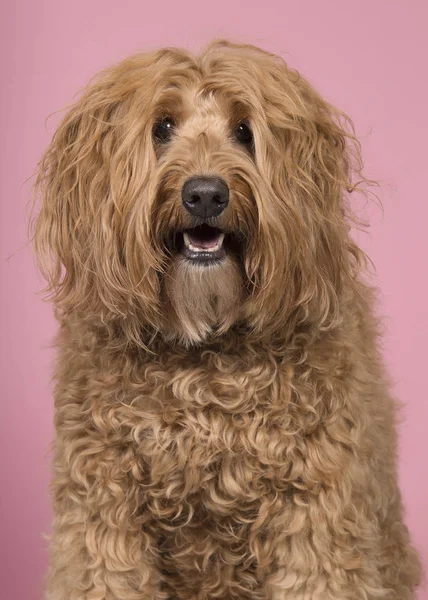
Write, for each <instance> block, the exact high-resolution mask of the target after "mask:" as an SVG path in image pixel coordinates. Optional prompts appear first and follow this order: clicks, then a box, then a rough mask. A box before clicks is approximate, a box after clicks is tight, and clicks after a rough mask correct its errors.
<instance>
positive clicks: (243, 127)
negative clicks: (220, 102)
mask: <svg viewBox="0 0 428 600" xmlns="http://www.w3.org/2000/svg"><path fill="white" fill-rule="evenodd" d="M235 137H236V139H237V140H238V142H239V143H240V144H243V145H244V146H251V144H252V143H253V132H252V131H251V129H250V126H249V124H248V123H247V122H246V121H241V123H238V125H237V126H236V128H235Z"/></svg>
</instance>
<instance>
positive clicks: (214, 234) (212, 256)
mask: <svg viewBox="0 0 428 600" xmlns="http://www.w3.org/2000/svg"><path fill="white" fill-rule="evenodd" d="M167 245H168V248H169V250H170V251H171V253H172V254H181V255H182V256H184V257H185V258H186V259H187V260H189V261H191V262H193V263H197V264H201V265H209V264H214V263H216V262H220V261H222V260H224V259H225V258H226V256H227V255H228V253H230V252H234V253H236V252H238V251H239V250H240V246H241V244H240V242H239V240H238V237H237V236H236V235H235V234H234V233H232V232H226V231H222V230H221V229H219V228H218V227H212V226H211V225H208V224H206V223H204V224H203V225H198V226H197V227H192V228H189V229H184V230H182V231H175V232H173V234H172V235H171V236H170V240H169V241H168V244H167Z"/></svg>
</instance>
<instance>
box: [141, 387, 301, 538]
mask: <svg viewBox="0 0 428 600" xmlns="http://www.w3.org/2000/svg"><path fill="white" fill-rule="evenodd" d="M213 387H214V391H213ZM266 387H267V389H265V390H263V393H262V392H261V391H260V390H255V388H254V386H253V387H252V389H250V390H249V392H250V393H248V389H245V390H244V389H243V388H241V389H235V390H234V392H235V393H231V390H230V387H229V388H227V389H224V387H223V388H222V386H215V385H214V386H211V388H210V394H208V395H207V394H206V390H202V391H201V390H199V393H200V395H199V397H198V396H197V397H196V400H197V401H195V402H194V404H193V405H192V404H191V403H189V402H186V403H185V406H183V403H180V401H177V397H174V398H171V403H170V405H167V408H164V410H163V411H159V412H158V413H157V414H156V415H155V416H154V417H153V418H152V420H151V422H150V426H149V428H148V430H147V432H146V436H145V441H144V446H143V448H142V451H143V454H144V458H145V461H146V465H147V483H148V485H147V488H146V502H147V507H148V508H149V510H150V512H151V514H152V515H153V516H154V517H155V518H156V520H157V521H158V522H159V523H160V524H162V523H163V524H164V525H165V528H167V529H168V530H174V529H182V528H183V526H184V525H185V526H186V527H190V528H192V527H197V526H198V524H199V525H201V522H202V520H203V521H204V528H205V531H206V527H207V523H208V522H209V521H210V519H213V522H215V523H216V529H218V526H219V523H221V522H222V520H223V521H224V523H225V526H226V525H227V526H228V527H230V526H231V524H232V522H233V527H234V528H238V529H240V524H241V525H243V524H246V525H248V523H254V522H256V521H257V520H258V519H260V518H261V517H260V512H261V507H262V505H263V504H265V503H269V502H270V501H271V499H272V498H275V497H277V496H278V493H280V494H281V495H282V494H283V493H284V492H286V489H287V483H286V481H287V477H286V473H287V468H288V467H287V465H288V464H289V461H288V460H286V449H287V443H286V440H287V438H286V436H285V435H284V427H285V426H286V424H285V414H286V411H285V410H284V405H282V407H281V408H280V406H279V405H278V401H277V400H278V399H277V398H275V397H273V396H274V394H273V390H272V389H270V388H269V387H268V386H266ZM204 391H205V394H204V393H203V392H204ZM214 392H215V394H216V396H215V397H214ZM222 392H223V394H222ZM251 392H252V394H251ZM179 400H180V399H179ZM164 406H165V405H164Z"/></svg>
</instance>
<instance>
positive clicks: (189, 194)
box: [181, 177, 229, 219]
mask: <svg viewBox="0 0 428 600" xmlns="http://www.w3.org/2000/svg"><path fill="white" fill-rule="evenodd" d="M181 197H182V199H183V204H184V207H185V208H186V210H187V211H188V212H189V213H190V214H191V215H193V216H195V217H202V218H203V219H208V218H209V217H217V216H218V215H219V214H220V213H222V212H223V211H224V209H225V208H226V206H227V205H228V204H229V188H228V187H227V184H226V182H225V181H223V179H220V178H219V177H192V179H189V180H188V181H186V183H185V184H184V185H183V189H182V191H181Z"/></svg>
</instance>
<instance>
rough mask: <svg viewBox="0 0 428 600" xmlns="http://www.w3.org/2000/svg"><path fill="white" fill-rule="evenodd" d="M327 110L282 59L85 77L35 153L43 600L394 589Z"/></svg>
mask: <svg viewBox="0 0 428 600" xmlns="http://www.w3.org/2000/svg"><path fill="white" fill-rule="evenodd" d="M360 156H361V152H360V145H359V143H358V141H357V139H356V137H355V133H354V129H353V126H352V122H351V121H350V119H349V118H348V117H347V116H346V115H345V114H343V113H342V112H341V111H339V110H338V109H336V108H334V107H333V106H331V105H330V104H329V103H327V102H326V101H325V100H324V99H323V98H321V96H320V95H319V94H318V93H317V92H316V91H315V90H314V89H313V88H312V86H311V85H310V84H309V83H308V82H307V81H306V80H305V79H304V78H303V77H302V76H301V75H299V74H298V73H297V72H296V71H294V70H292V69H290V68H289V67H288V66H287V65H286V63H285V62H284V61H283V60H282V59H281V58H279V57H277V56H275V55H272V54H270V53H268V52H266V51H263V50H260V49H258V48H256V47H254V46H250V45H236V44H233V43H230V42H228V41H221V40H220V41H215V42H213V43H211V44H210V45H209V46H208V47H207V48H206V49H205V50H204V51H203V52H202V53H201V54H200V55H199V56H194V55H192V54H191V53H190V52H187V51H185V50H180V49H175V48H166V49H162V50H159V51H156V52H153V53H148V54H139V55H136V56H132V57H130V58H128V59H126V60H124V61H123V62H121V63H120V64H118V65H117V66H114V67H113V68H110V69H108V70H106V71H105V72H102V73H101V74H99V75H98V76H97V77H96V78H95V79H94V80H92V81H91V82H90V83H89V85H88V87H87V88H85V89H84V91H83V93H82V95H81V97H80V99H79V100H78V101H77V102H76V103H75V104H74V106H72V107H71V108H70V109H69V111H68V113H67V114H66V116H65V118H64V120H63V121H62V123H61V124H60V125H59V127H58V129H57V131H56V133H55V134H54V136H53V140H52V142H51V144H50V146H49V148H48V149H47V151H46V152H45V154H44V156H43V158H42V159H41V161H40V164H39V172H38V175H37V181H36V197H38V198H41V208H40V211H39V214H38V216H37V218H36V219H35V228H34V239H35V249H36V254H37V256H38V261H39V264H40V268H41V269H42V272H43V273H44V275H45V277H46V278H47V280H48V284H47V288H46V289H47V292H48V295H49V297H50V298H51V300H52V301H53V303H54V307H55V314H56V318H57V319H58V323H59V331H58V337H57V347H58V360H57V365H56V369H55V381H56V387H55V427H56V442H55V452H54V459H53V469H54V476H53V483H52V498H53V509H54V523H53V531H52V539H51V543H50V565H49V572H48V576H47V579H48V581H47V584H46V587H47V592H46V593H47V596H46V597H47V598H48V599H49V600H149V599H150V600H152V599H154V600H211V599H212V600H214V599H221V600H244V599H246V600H249V599H251V600H375V599H376V600H378V599H379V598H386V599H388V600H410V599H413V598H415V589H416V588H417V586H418V583H419V580H420V562H419V559H418V555H417V552H416V551H415V550H414V549H413V547H412V544H411V541H410V539H409V533H408V529H407V527H406V525H405V524H404V521H403V508H402V503H401V499H400V492H399V489H398V485H397V472H396V453H397V440H396V433H395V430H396V416H397V407H396V402H395V400H394V399H393V397H392V395H391V391H390V384H389V381H388V375H387V373H386V372H385V368H384V366H383V364H382V359H381V355H380V352H379V350H378V338H379V335H380V327H379V324H378V320H377V318H376V316H375V306H374V303H375V292H374V291H373V289H372V287H371V286H370V285H369V284H368V283H367V282H366V281H365V279H364V273H365V272H366V269H367V259H366V256H365V254H364V253H363V251H362V250H361V249H360V248H359V247H358V246H357V244H356V242H355V241H354V239H353V238H352V237H351V228H352V226H353V224H354V223H355V218H354V216H353V211H352V210H351V202H350V197H351V194H352V193H353V192H358V191H363V192H364V189H366V183H367V180H366V179H365V178H364V176H363V175H362V162H361V158H360Z"/></svg>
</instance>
